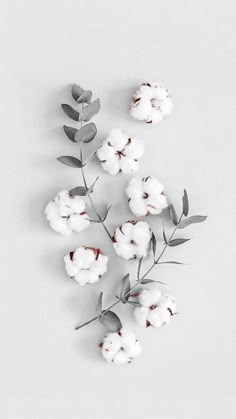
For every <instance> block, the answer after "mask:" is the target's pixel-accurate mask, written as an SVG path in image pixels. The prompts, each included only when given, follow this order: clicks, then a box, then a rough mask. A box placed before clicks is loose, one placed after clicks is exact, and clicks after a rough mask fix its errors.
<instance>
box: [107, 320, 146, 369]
mask: <svg viewBox="0 0 236 419" xmlns="http://www.w3.org/2000/svg"><path fill="white" fill-rule="evenodd" d="M99 347H100V348H101V353H102V356H103V357H104V359H105V360H106V361H107V362H109V363H113V364H115V365H123V364H127V363H130V362H132V360H133V359H135V358H137V357H138V356H139V355H140V354H141V352H142V348H141V345H140V343H139V341H138V340H137V338H136V336H135V334H134V333H133V332H131V331H129V330H127V329H125V328H122V329H121V330H120V331H119V332H114V333H108V334H106V335H105V337H104V339H103V341H102V342H101V343H100V344H99Z"/></svg>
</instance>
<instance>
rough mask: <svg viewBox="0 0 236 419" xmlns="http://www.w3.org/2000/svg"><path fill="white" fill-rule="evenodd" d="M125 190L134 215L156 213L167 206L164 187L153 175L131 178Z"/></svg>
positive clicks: (140, 215)
mask: <svg viewBox="0 0 236 419" xmlns="http://www.w3.org/2000/svg"><path fill="white" fill-rule="evenodd" d="M125 192H126V195H127V196H128V198H129V207H130V210H131V211H132V213H133V214H134V215H136V217H142V216H144V215H149V214H154V215H157V214H160V213H161V212H162V210H163V209H164V208H167V207H168V202H167V199H166V196H165V194H164V187H163V185H162V183H161V182H159V181H158V180H157V179H156V178H154V177H151V176H149V177H147V178H143V179H138V178H134V179H131V181H130V182H129V184H128V186H127V188H126V189H125Z"/></svg>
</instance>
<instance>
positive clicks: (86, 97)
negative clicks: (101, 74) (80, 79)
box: [76, 90, 92, 103]
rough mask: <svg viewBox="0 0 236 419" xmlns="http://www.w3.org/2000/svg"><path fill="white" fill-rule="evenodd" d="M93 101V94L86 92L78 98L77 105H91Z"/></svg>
mask: <svg viewBox="0 0 236 419" xmlns="http://www.w3.org/2000/svg"><path fill="white" fill-rule="evenodd" d="M91 99H92V92H91V90H86V91H85V92H83V93H82V94H81V95H80V97H78V99H77V101H76V102H77V103H91Z"/></svg>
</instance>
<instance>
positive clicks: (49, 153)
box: [0, 0, 236, 419]
mask: <svg viewBox="0 0 236 419" xmlns="http://www.w3.org/2000/svg"><path fill="white" fill-rule="evenodd" d="M1 3H2V4H1V18H0V19H1V21H0V34H1V37H0V38H1V68H0V85H1V89H0V91H1V96H0V98H1V100H0V103H1V105H0V106H1V117H2V120H1V143H2V147H1V150H2V151H1V184H2V186H1V198H2V200H1V243H2V249H1V255H2V262H1V292H0V310H1V314H0V319H1V329H0V330H1V344H0V353H1V354H0V366H1V373H0V381H1V388H0V396H1V404H0V409H1V411H2V414H1V416H2V417H3V418H4V419H8V418H9V419H15V418H17V419H21V418H22V419H32V418H33V419H54V418H56V419H62V418H70V419H73V418H83V419H90V418H95V419H108V418H114V419H118V418H121V417H125V418H126V417H131V418H138V419H139V418H140V419H141V418H144V417H145V418H149V419H155V418H157V417H159V418H162V419H187V418H191V419H195V418H196V419H198V418H213V417H214V418H222V417H227V418H229V419H233V418H235V415H236V409H235V404H234V402H233V396H234V395H235V387H234V384H235V382H234V377H233V376H234V374H235V314H236V309H235V307H236V305H235V291H236V286H235V281H236V277H235V270H234V266H233V260H234V261H235V238H234V230H235V204H236V202H235V190H233V186H234V182H233V181H234V179H235V111H236V106H235V72H236V50H235V17H236V6H235V2H234V1H227V0H226V1H224V2H222V1H219V0H214V1H213V0H208V1H205V0H198V1H184V0H180V1H170V0H165V1H159V0H152V1H147V0H146V1H142V0H138V1H137V0H133V1H126V2H124V1H116V2H112V1H106V0H100V1H98V2H95V1H94V2H93V1H88V0H87V1H85V0H84V1H81V0H76V1H72V0H71V1H62V0H57V1H55V0H54V1H48V0H47V1H37V2H35V1H32V0H23V1H21V2H19V1H8V2H3V1H2V2H1ZM143 81H160V82H163V83H164V84H165V85H166V87H167V88H168V89H169V91H170V93H171V95H172V97H173V101H174V110H173V113H172V115H171V116H169V117H166V118H165V120H164V121H163V122H162V123H161V124H160V125H159V126H154V127H152V126H148V125H144V124H142V123H138V122H137V121H134V120H132V119H131V118H130V117H129V115H128V104H129V101H130V97H131V95H132V93H133V91H134V90H135V88H136V87H137V86H138V85H139V84H140V83H141V82H143ZM73 82H77V83H78V84H81V85H82V86H83V87H85V88H88V89H91V90H93V93H94V98H96V97H100V99H101V102H102V109H101V112H100V114H99V115H98V116H96V117H95V118H94V121H95V122H96V124H97V127H98V130H99V134H98V136H97V144H98V143H99V141H101V140H102V138H104V136H105V135H107V133H108V131H109V130H110V129H111V128H115V127H120V128H122V129H124V130H125V131H127V132H128V133H129V134H130V135H131V136H132V135H133V136H134V135H135V136H137V137H139V138H141V139H143V141H144V142H145V147H146V149H145V155H144V157H143V159H142V162H141V168H140V174H141V175H145V176H148V175H154V176H157V177H158V178H159V179H160V180H161V181H163V182H164V184H165V188H166V191H167V194H168V197H169V199H170V200H171V201H172V202H173V203H174V204H175V205H176V207H177V209H178V211H180V209H181V198H182V191H183V188H184V187H185V188H186V189H187V190H188V193H189V197H190V206H191V214H192V215H193V214H207V215H208V220H207V222H205V223H204V224H199V225H195V226H192V227H190V228H189V229H188V230H185V231H182V234H184V235H185V237H191V238H193V240H192V241H191V242H189V243H188V244H186V245H183V246H181V247H179V248H175V249H170V250H169V254H168V255H166V259H172V260H173V259H177V260H180V261H183V262H185V263H186V265H185V266H177V267H175V266H173V265H172V266H171V265H170V266H163V267H160V268H158V269H157V270H156V271H155V272H153V273H152V278H153V279H155V278H156V279H159V280H161V281H164V282H167V283H168V290H169V291H170V292H171V293H172V294H173V295H174V296H176V298H177V304H178V311H179V312H180V315H179V316H176V317H175V318H173V319H172V321H171V322H170V323H169V324H168V326H166V327H163V328H162V329H151V328H149V329H148V330H143V329H139V328H138V327H137V326H136V325H135V324H134V321H133V318H132V308H131V307H124V306H122V307H119V309H118V310H117V312H118V313H119V314H120V317H121V318H122V321H123V323H124V324H127V325H129V327H130V328H132V329H134V330H135V331H136V332H137V335H138V336H139V338H140V340H141V341H142V345H143V350H144V353H143V356H142V357H141V358H140V359H138V360H137V362H135V363H133V364H132V365H130V366H127V367H122V368H115V367H112V366H110V365H108V364H106V363H105V362H104V361H103V360H102V358H101V357H100V354H99V351H98V348H97V344H98V342H99V339H101V337H102V336H103V334H104V332H105V330H104V328H103V326H102V325H100V324H98V323H93V324H92V325H90V326H89V327H88V328H85V329H83V330H81V331H80V332H74V330H73V328H74V327H75V326H76V324H77V323H79V322H80V321H84V320H86V319H88V318H89V317H90V316H93V310H94V304H95V301H96V298H97V295H98V293H99V290H100V289H103V290H104V291H105V303H106V304H109V303H110V302H112V301H113V298H114V295H115V292H116V290H117V288H118V283H119V280H120V279H121V278H122V276H123V275H124V274H126V273H127V271H128V269H129V270H130V272H131V273H132V274H133V276H132V278H133V279H134V278H135V276H134V273H135V269H136V265H135V263H130V264H126V263H124V262H123V261H122V260H121V259H119V258H117V257H116V256H115V255H114V254H113V251H112V248H111V246H110V243H109V241H108V240H107V237H106V236H105V235H104V232H103V230H102V228H100V226H98V225H96V226H92V227H90V229H89V230H86V231H84V232H83V233H81V234H77V235H76V234H74V235H73V236H72V237H70V238H63V237H61V236H59V235H58V234H56V233H55V232H53V231H52V230H51V229H50V228H49V227H48V225H47V223H46V221H45V219H44V216H43V210H44V207H45V205H46V203H47V202H48V201H49V200H50V199H52V198H53V197H54V196H55V194H56V193H57V192H58V191H59V190H61V189H66V188H68V189H70V188H72V187H75V186H77V185H78V184H80V182H81V181H80V173H79V171H75V170H74V169H71V168H67V167H65V166H62V165H60V164H59V163H58V162H57V161H56V157H57V156H59V155H63V154H73V155H76V153H77V150H78V149H77V146H76V145H73V144H72V143H70V142H69V141H68V140H67V139H66V137H65V135H64V133H63V131H62V128H61V126H62V125H63V124H67V125H69V124H70V120H69V119H68V118H67V117H66V116H65V115H64V114H63V112H62V110H61V108H60V104H61V103H63V102H64V103H70V104H73V102H72V100H71V97H70V85H71V83H73ZM72 125H73V126H76V124H75V123H73V122H72ZM94 146H95V144H94ZM89 150H91V147H88V152H89ZM87 174H88V180H89V181H92V180H93V179H94V178H95V176H97V175H100V176H101V178H100V181H99V184H98V186H97V189H96V192H95V194H94V199H95V200H96V203H97V205H98V207H99V209H100V210H101V211H103V210H104V208H105V204H106V203H108V202H110V201H112V202H114V204H116V205H114V209H113V211H112V212H111V214H110V217H109V219H108V225H109V228H110V229H111V231H112V230H113V229H114V227H115V226H116V225H118V223H121V222H123V221H125V220H127V219H128V218H129V217H130V216H131V215H130V213H129V210H128V206H127V202H126V200H125V196H124V193H123V188H124V186H125V185H126V183H127V182H128V179H129V178H130V177H129V176H127V177H122V176H118V177H116V178H111V177H110V176H109V175H108V174H105V173H103V172H102V170H101V168H100V166H99V164H98V163H97V162H96V161H94V162H93V163H92V164H91V165H90V167H88V168H87ZM233 213H234V216H233ZM149 221H150V223H151V225H152V227H153V229H154V231H155V233H156V234H157V237H158V240H159V241H160V243H159V244H158V249H161V218H160V217H157V218H150V220H149ZM170 229H171V225H170V224H167V230H168V231H170ZM82 244H86V245H95V246H100V247H101V248H102V249H103V250H104V252H106V253H108V254H109V255H110V265H109V272H108V273H107V275H106V276H105V277H104V279H103V280H102V281H101V282H100V283H99V284H98V285H95V286H92V287H84V288H80V287H79V286H78V285H77V284H75V283H74V282H73V281H71V280H70V279H68V278H67V276H66V274H65V271H64V266H63V255H64V254H65V253H66V252H68V251H69V250H73V249H74V248H75V247H76V246H79V245H82Z"/></svg>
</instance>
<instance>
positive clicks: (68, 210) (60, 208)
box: [45, 191, 90, 236]
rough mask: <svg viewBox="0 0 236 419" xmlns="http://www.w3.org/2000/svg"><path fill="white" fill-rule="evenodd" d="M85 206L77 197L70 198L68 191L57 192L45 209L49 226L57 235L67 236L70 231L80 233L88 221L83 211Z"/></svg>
mask: <svg viewBox="0 0 236 419" xmlns="http://www.w3.org/2000/svg"><path fill="white" fill-rule="evenodd" d="M85 209H86V204H85V202H84V201H83V199H81V198H80V197H79V196H70V195H69V192H68V191H62V192H59V193H58V194H57V196H56V198H55V199H54V200H53V201H50V202H49V204H48V205H47V207H46V209H45V214H46V217H47V220H48V221H49V225H50V226H51V227H52V229H53V230H55V231H56V232H57V233H61V234H63V235H64V236H69V235H70V234H71V233H72V231H77V232H79V231H82V230H84V229H85V228H86V227H88V226H89V224H90V221H89V219H88V218H89V217H88V214H87V213H86V211H85Z"/></svg>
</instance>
